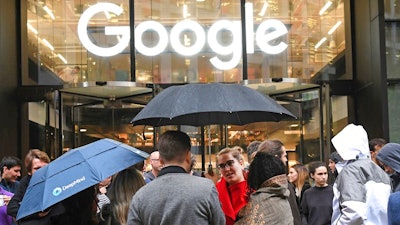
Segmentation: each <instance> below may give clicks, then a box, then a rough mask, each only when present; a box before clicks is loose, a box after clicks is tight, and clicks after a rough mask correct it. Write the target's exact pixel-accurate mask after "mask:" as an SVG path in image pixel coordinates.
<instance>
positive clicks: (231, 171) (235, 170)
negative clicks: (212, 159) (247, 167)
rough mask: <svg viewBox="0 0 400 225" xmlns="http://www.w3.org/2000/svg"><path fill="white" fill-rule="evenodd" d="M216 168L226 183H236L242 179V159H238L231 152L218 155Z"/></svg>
mask: <svg viewBox="0 0 400 225" xmlns="http://www.w3.org/2000/svg"><path fill="white" fill-rule="evenodd" d="M218 169H219V171H220V173H221V175H222V177H223V178H224V179H225V181H226V182H227V183H228V184H237V183H239V182H242V181H244V175H243V161H240V162H239V161H238V160H237V159H236V158H234V157H233V155H232V153H225V154H222V155H220V156H218Z"/></svg>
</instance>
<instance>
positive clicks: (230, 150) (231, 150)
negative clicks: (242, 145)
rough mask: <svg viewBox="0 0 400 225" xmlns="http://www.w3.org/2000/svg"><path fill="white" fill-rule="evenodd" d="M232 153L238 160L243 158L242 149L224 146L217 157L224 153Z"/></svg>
mask: <svg viewBox="0 0 400 225" xmlns="http://www.w3.org/2000/svg"><path fill="white" fill-rule="evenodd" d="M228 153H231V154H232V156H233V158H235V159H237V161H238V162H240V161H242V160H243V156H242V153H241V152H240V150H239V149H238V148H235V147H233V148H223V149H222V150H221V151H219V152H218V154H217V158H218V157H219V156H221V155H223V154H228Z"/></svg>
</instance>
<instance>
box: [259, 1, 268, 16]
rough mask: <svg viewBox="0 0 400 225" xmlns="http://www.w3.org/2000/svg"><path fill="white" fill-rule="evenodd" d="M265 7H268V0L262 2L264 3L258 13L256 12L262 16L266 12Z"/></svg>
mask: <svg viewBox="0 0 400 225" xmlns="http://www.w3.org/2000/svg"><path fill="white" fill-rule="evenodd" d="M267 8H268V2H264V5H263V7H262V9H261V11H260V13H259V14H258V15H259V16H264V15H265V13H266V12H267Z"/></svg>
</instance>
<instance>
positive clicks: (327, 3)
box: [319, 1, 333, 16]
mask: <svg viewBox="0 0 400 225" xmlns="http://www.w3.org/2000/svg"><path fill="white" fill-rule="evenodd" d="M332 4H333V3H332V2H331V1H328V2H326V3H325V5H324V7H322V9H321V10H320V11H319V15H320V16H322V15H323V14H324V13H325V11H326V10H328V9H329V7H331V5H332Z"/></svg>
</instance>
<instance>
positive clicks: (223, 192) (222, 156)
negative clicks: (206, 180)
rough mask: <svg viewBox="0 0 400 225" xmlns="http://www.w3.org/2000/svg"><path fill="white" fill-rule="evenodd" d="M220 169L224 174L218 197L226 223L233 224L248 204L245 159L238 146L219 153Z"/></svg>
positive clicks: (218, 184)
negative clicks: (240, 211)
mask: <svg viewBox="0 0 400 225" xmlns="http://www.w3.org/2000/svg"><path fill="white" fill-rule="evenodd" d="M217 160H218V165H217V167H218V169H219V171H220V173H221V175H222V177H221V179H220V180H219V181H218V182H217V190H218V197H219V200H220V202H221V205H222V211H224V214H225V218H226V225H232V224H233V223H234V222H235V220H236V216H237V214H238V212H239V210H240V209H241V208H242V207H243V206H245V205H246V204H247V200H248V196H247V191H248V189H247V182H246V179H245V175H244V161H243V157H242V154H241V152H240V151H238V150H237V149H236V148H224V149H222V150H221V151H220V152H219V153H218V155H217Z"/></svg>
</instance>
